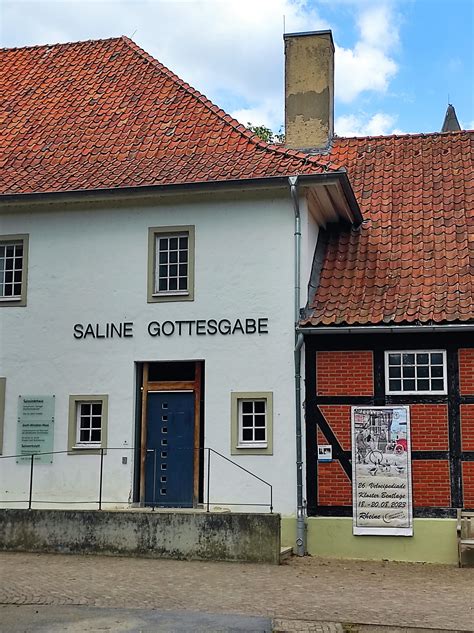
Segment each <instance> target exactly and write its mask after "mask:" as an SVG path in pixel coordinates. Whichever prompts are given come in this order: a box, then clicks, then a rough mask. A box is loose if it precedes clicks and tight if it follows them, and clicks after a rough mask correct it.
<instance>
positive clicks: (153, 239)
mask: <svg viewBox="0 0 474 633" xmlns="http://www.w3.org/2000/svg"><path fill="white" fill-rule="evenodd" d="M193 299H194V227H193V226H170V227H162V228H160V227H155V228H151V229H149V234H148V302H149V303H152V302H157V301H193Z"/></svg>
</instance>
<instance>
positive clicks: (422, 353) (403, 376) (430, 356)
mask: <svg viewBox="0 0 474 633" xmlns="http://www.w3.org/2000/svg"><path fill="white" fill-rule="evenodd" d="M385 384H386V391H387V393H388V394H445V393H447V387H446V352H445V350H413V351H393V352H392V351H391V352H385Z"/></svg>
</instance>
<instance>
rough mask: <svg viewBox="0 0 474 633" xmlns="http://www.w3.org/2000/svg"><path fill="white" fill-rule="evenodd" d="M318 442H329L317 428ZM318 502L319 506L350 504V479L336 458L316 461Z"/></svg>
mask: <svg viewBox="0 0 474 633" xmlns="http://www.w3.org/2000/svg"><path fill="white" fill-rule="evenodd" d="M318 444H329V442H328V441H327V439H326V438H325V437H324V435H323V434H322V432H321V431H319V430H318ZM318 503H319V505H321V506H351V505H352V483H351V480H350V479H349V477H348V476H347V475H346V473H345V471H344V469H343V468H342V466H341V464H340V463H339V462H338V461H336V460H334V461H332V462H319V463H318Z"/></svg>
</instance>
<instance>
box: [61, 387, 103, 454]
mask: <svg viewBox="0 0 474 633" xmlns="http://www.w3.org/2000/svg"><path fill="white" fill-rule="evenodd" d="M98 402H100V403H101V404H102V414H101V418H102V419H101V433H100V442H82V443H81V442H79V441H78V434H79V417H80V416H79V407H80V405H81V404H89V403H90V404H96V403H98ZM108 405H109V396H108V395H106V394H100V395H98V394H81V395H72V396H69V425H68V453H69V455H76V454H81V453H82V454H83V453H87V454H88V455H99V454H100V452H101V449H107V422H108ZM104 453H106V450H104Z"/></svg>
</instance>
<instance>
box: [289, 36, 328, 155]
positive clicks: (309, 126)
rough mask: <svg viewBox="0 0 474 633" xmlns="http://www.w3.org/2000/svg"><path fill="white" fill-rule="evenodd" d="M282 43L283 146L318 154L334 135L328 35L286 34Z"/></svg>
mask: <svg viewBox="0 0 474 633" xmlns="http://www.w3.org/2000/svg"><path fill="white" fill-rule="evenodd" d="M283 38H284V41H285V137H286V140H285V145H286V146H287V147H289V148H292V149H302V150H304V151H307V152H310V151H311V150H321V149H324V148H326V147H327V146H328V144H329V142H330V140H331V139H332V137H333V134H334V42H333V39H332V33H331V31H312V32H308V33H288V34H285V35H284V36H283Z"/></svg>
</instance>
